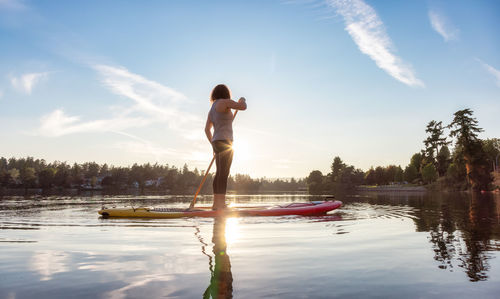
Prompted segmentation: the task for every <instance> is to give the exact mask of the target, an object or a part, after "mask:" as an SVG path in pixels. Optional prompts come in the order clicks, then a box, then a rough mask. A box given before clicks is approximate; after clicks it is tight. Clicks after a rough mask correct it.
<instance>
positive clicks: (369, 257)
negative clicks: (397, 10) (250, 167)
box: [0, 193, 500, 298]
mask: <svg viewBox="0 0 500 299" xmlns="http://www.w3.org/2000/svg"><path fill="white" fill-rule="evenodd" d="M339 199H340V200H342V201H343V202H344V205H343V206H342V208H341V209H339V210H336V211H334V212H332V213H329V214H328V215H325V216H317V217H297V216H285V217H246V218H227V219H226V218H217V219H210V218H208V219H201V218H200V219H172V220H168V219H101V218H98V216H97V214H96V211H97V210H98V208H99V207H100V206H101V205H102V204H106V205H108V206H110V205H116V206H125V205H134V206H140V205H145V206H168V207H185V206H186V203H187V204H188V203H189V200H190V198H188V197H169V198H161V197H139V198H138V197H133V198H132V197H93V198H81V197H80V198H71V197H48V198H40V197H37V198H34V199H25V198H20V197H4V198H1V199H0V213H1V214H0V257H1V258H0V298H33V297H37V298H65V297H67V295H68V294H69V293H71V294H72V297H75V298H89V297H92V298H143V297H151V298H158V297H177V298H199V297H203V298H232V297H236V298H238V297H243V298H246V297H254V298H257V297H320V298H327V297H367V296H380V297H443V296H444V297H453V296H458V297H470V296H477V297H495V296H496V294H498V291H500V258H499V257H500V196H499V195H498V194H496V195H494V194H482V195H471V194H465V193H461V194H420V193H419V194H401V193H390V194H376V193H367V194H358V195H346V196H342V197H341V198H339ZM307 200H318V198H317V197H309V196H307V195H283V196H277V195H259V196H231V198H230V201H231V202H234V203H235V204H238V205H243V206H246V205H248V206H251V205H262V204H263V203H264V204H270V205H273V204H281V203H284V202H294V201H307ZM200 204H207V205H208V204H210V199H209V198H208V197H207V198H204V199H203V198H202V199H201V203H200Z"/></svg>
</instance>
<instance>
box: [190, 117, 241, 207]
mask: <svg viewBox="0 0 500 299" xmlns="http://www.w3.org/2000/svg"><path fill="white" fill-rule="evenodd" d="M236 114H238V110H236V111H235V112H234V115H233V120H234V119H235V117H236ZM214 161H215V153H214V157H213V158H212V161H211V162H210V164H209V165H208V168H207V171H206V172H205V175H204V176H203V179H202V180H201V183H200V185H199V186H198V189H197V190H196V193H195V194H194V198H193V200H192V201H191V204H190V205H189V208H190V209H192V208H194V205H195V204H196V198H197V197H198V194H199V193H200V191H201V188H202V187H203V184H204V183H205V180H206V179H207V176H208V173H209V172H210V168H212V164H214Z"/></svg>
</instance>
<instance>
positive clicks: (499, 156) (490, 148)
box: [483, 138, 500, 171]
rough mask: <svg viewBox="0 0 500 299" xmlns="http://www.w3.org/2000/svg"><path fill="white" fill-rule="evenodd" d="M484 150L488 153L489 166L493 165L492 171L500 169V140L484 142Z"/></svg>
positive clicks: (494, 139)
mask: <svg viewBox="0 0 500 299" xmlns="http://www.w3.org/2000/svg"><path fill="white" fill-rule="evenodd" d="M483 150H484V152H485V153H486V156H487V159H488V164H489V165H491V168H490V170H491V171H493V170H495V169H496V168H498V165H497V163H498V162H499V161H498V160H500V139H499V138H492V139H486V140H483Z"/></svg>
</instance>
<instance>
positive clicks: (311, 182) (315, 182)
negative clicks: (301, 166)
mask: <svg viewBox="0 0 500 299" xmlns="http://www.w3.org/2000/svg"><path fill="white" fill-rule="evenodd" d="M306 182H307V187H308V189H309V193H310V194H321V193H322V192H323V191H324V184H323V182H324V176H323V173H321V171H319V170H313V171H311V173H310V174H309V176H308V177H307V178H306Z"/></svg>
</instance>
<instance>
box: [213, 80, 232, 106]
mask: <svg viewBox="0 0 500 299" xmlns="http://www.w3.org/2000/svg"><path fill="white" fill-rule="evenodd" d="M230 98H231V91H230V90H229V88H228V87H227V86H226V85H224V84H219V85H217V86H215V87H214V89H213V90H212V93H211V94H210V102H215V101H216V100H218V99H230Z"/></svg>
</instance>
